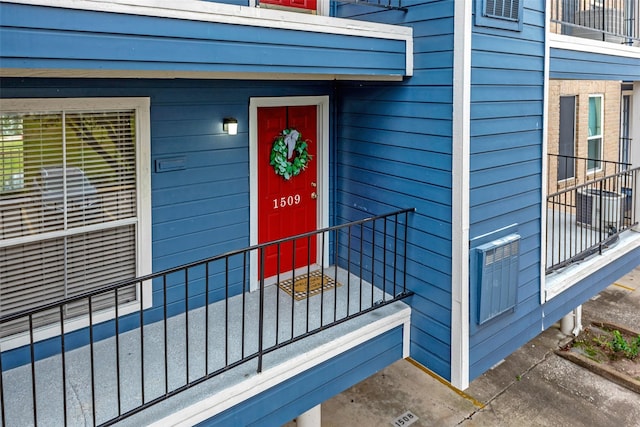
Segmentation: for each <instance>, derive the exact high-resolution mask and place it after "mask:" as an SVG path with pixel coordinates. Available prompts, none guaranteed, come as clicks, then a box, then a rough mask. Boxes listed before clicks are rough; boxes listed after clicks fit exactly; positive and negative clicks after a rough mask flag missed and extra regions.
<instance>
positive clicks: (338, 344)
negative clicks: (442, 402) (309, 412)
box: [150, 307, 411, 427]
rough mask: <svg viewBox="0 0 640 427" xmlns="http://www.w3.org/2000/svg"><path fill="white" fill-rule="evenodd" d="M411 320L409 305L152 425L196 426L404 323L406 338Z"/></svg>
mask: <svg viewBox="0 0 640 427" xmlns="http://www.w3.org/2000/svg"><path fill="white" fill-rule="evenodd" d="M410 322H411V309H410V308H409V307H405V308H404V309H403V310H400V311H398V312H397V313H394V314H393V315H390V316H386V317H384V318H382V319H379V320H377V321H375V322H372V323H369V324H368V325H366V326H364V327H363V328H360V329H357V330H355V331H352V332H350V333H347V334H345V335H343V336H341V337H339V338H337V339H335V340H332V341H329V342H327V343H325V344H323V345H321V346H319V347H316V348H314V349H312V350H310V351H308V352H307V353H304V354H301V355H299V356H296V357H294V358H292V359H290V360H288V361H287V362H285V363H282V364H280V365H277V366H275V367H273V368H270V369H267V370H265V371H263V372H262V373H260V374H258V375H254V376H252V377H251V378H249V379H248V380H246V381H242V382H240V383H239V384H236V385H234V386H232V387H229V388H228V389H226V390H224V391H222V392H220V393H217V394H215V395H213V396H211V397H208V398H206V399H204V400H201V401H200V402H198V403H196V404H194V405H191V406H189V407H187V408H185V409H183V410H180V411H177V412H174V413H173V414H171V415H170V416H168V417H166V418H164V419H162V420H159V421H156V422H155V423H153V424H151V425H150V426H151V427H164V426H168V425H171V426H192V425H196V424H198V423H200V422H202V421H205V420H207V419H209V418H211V417H213V416H215V415H217V414H219V413H221V412H223V411H225V410H226V409H229V408H231V407H233V406H235V405H237V404H239V403H242V402H244V401H246V400H248V399H250V398H252V397H254V396H257V395H258V394H260V393H262V392H264V391H266V390H268V389H270V388H272V387H275V386H277V385H278V384H281V383H283V382H285V381H286V380H288V379H290V378H293V377H295V376H296V375H299V374H301V373H303V372H304V371H306V370H309V369H311V368H313V367H315V366H318V365H320V364H321V363H323V362H325V361H327V360H330V359H332V358H334V357H336V356H338V355H340V354H342V353H345V352H347V351H349V350H351V349H353V348H355V347H357V346H359V345H360V344H363V343H365V342H367V341H369V340H371V339H373V338H375V337H377V336H380V335H382V334H384V333H385V332H388V331H390V330H392V329H395V328H397V327H399V326H402V328H403V337H405V338H406V337H407V336H408V335H407V334H408V332H407V331H408V330H409V329H410ZM405 347H406V341H405V343H403V348H405ZM408 356H409V355H408V354H407V353H406V352H404V354H403V357H405V358H406V357H408Z"/></svg>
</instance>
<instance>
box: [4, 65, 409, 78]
mask: <svg viewBox="0 0 640 427" xmlns="http://www.w3.org/2000/svg"><path fill="white" fill-rule="evenodd" d="M0 77H61V78H112V79H126V78H131V79H137V78H147V79H202V80H206V79H209V80H213V79H223V80H300V81H308V80H319V81H326V80H340V81H349V80H357V81H402V79H403V76H401V75H361V74H304V73H292V74H286V73H253V72H252V73H245V72H234V73H231V72H217V71H213V72H209V71H158V70H99V69H93V70H89V69H86V70H83V69H48V68H47V69H41V68H1V67H0Z"/></svg>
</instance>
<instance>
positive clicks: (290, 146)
mask: <svg viewBox="0 0 640 427" xmlns="http://www.w3.org/2000/svg"><path fill="white" fill-rule="evenodd" d="M299 136H300V132H298V131H297V130H295V129H293V130H292V131H291V132H290V133H289V135H287V136H285V137H284V142H285V144H287V150H288V154H287V158H288V159H290V158H291V156H293V150H294V149H295V148H296V142H298V137H299Z"/></svg>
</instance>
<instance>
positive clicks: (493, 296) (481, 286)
mask: <svg viewBox="0 0 640 427" xmlns="http://www.w3.org/2000/svg"><path fill="white" fill-rule="evenodd" d="M475 251H476V256H477V263H476V265H477V268H478V271H477V276H476V277H477V284H478V297H479V298H478V324H483V323H484V322H486V321H488V320H491V319H493V318H494V317H496V316H498V315H500V314H502V313H504V312H506V311H508V310H510V309H512V308H514V307H515V305H516V291H517V287H518V257H519V251H520V235H519V234H510V235H508V236H505V237H503V238H500V239H496V240H493V241H491V242H489V243H485V244H484V245H481V246H478V247H477V248H475Z"/></svg>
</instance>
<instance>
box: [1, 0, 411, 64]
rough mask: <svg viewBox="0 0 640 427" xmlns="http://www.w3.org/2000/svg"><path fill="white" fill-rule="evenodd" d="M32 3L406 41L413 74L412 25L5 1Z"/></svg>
mask: <svg viewBox="0 0 640 427" xmlns="http://www.w3.org/2000/svg"><path fill="white" fill-rule="evenodd" d="M2 2H4V3H17V4H26V5H33V6H47V7H59V8H65V9H77V10H92V11H100V12H111V13H122V14H128V15H140V16H153V17H160V18H171V19H182V20H189V21H201V22H212V23H222V24H230V25H245V26H252V27H263V28H286V29H287V30H293V31H308V32H314V33H324V34H339V35H347V36H358V37H371V38H379V39H387V40H402V41H404V42H405V49H406V51H405V56H406V57H407V60H406V64H407V67H409V66H411V68H407V69H406V70H405V71H406V74H407V75H412V74H413V28H411V27H403V26H400V25H389V24H380V23H377V22H368V21H358V20H355V19H343V18H333V17H328V16H319V15H312V14H306V13H297V12H289V11H283V10H277V9H261V8H257V7H247V6H236V5H229V4H222V3H213V2H208V1H199V0H181V1H179V2H170V1H166V0H136V1H131V0H2Z"/></svg>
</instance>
